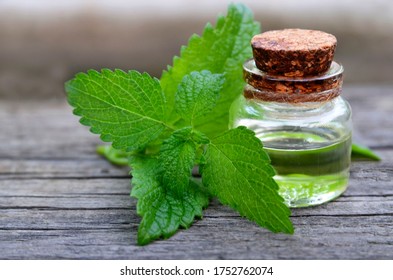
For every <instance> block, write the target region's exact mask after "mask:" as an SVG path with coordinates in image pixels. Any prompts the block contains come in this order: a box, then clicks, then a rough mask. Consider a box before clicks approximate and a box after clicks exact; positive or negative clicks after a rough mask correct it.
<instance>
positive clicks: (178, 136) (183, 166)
mask: <svg viewBox="0 0 393 280" xmlns="http://www.w3.org/2000/svg"><path fill="white" fill-rule="evenodd" d="M196 149H197V146H196V143H195V142H194V140H193V139H192V128H190V127H186V128H183V129H180V130H177V131H175V132H174V133H173V134H172V135H171V136H170V137H169V138H168V139H166V140H165V141H164V143H163V144H162V148H161V152H160V157H159V160H160V162H161V168H162V172H163V175H162V183H163V185H164V186H165V187H166V188H168V189H170V190H171V191H172V192H173V193H174V194H178V195H179V197H181V195H183V192H184V191H186V188H188V186H189V181H190V177H191V171H192V168H193V167H194V163H195V155H196Z"/></svg>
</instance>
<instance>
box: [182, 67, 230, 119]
mask: <svg viewBox="0 0 393 280" xmlns="http://www.w3.org/2000/svg"><path fill="white" fill-rule="evenodd" d="M223 83H224V77H223V75H221V74H212V73H211V72H210V71H207V70H203V71H201V72H196V71H194V72H191V73H190V74H189V75H185V76H184V77H183V79H182V81H181V83H180V84H179V87H178V89H177V92H176V96H175V101H176V103H175V108H176V110H177V112H178V113H179V115H180V116H181V117H182V118H183V119H184V120H186V121H188V123H189V124H191V125H192V124H193V123H194V121H195V120H196V119H199V118H201V117H203V116H204V115H206V114H207V113H210V111H211V110H212V109H213V108H214V107H215V106H216V102H217V100H218V98H219V92H220V90H221V89H222V86H223Z"/></svg>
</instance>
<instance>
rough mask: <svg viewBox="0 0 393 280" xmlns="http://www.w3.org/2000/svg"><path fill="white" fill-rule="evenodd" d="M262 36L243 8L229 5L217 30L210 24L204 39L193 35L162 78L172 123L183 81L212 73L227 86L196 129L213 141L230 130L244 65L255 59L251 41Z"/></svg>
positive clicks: (203, 36)
mask: <svg viewBox="0 0 393 280" xmlns="http://www.w3.org/2000/svg"><path fill="white" fill-rule="evenodd" d="M259 32H260V27H259V23H257V22H255V21H254V20H253V15H252V12H251V11H250V10H249V9H248V8H247V7H245V6H244V5H240V4H239V5H230V6H229V8H228V13H227V16H226V17H223V16H220V17H219V18H218V20H217V24H216V27H212V26H211V25H210V24H207V25H206V27H205V30H204V31H203V35H202V36H198V35H193V36H192V37H191V38H190V40H189V42H188V46H187V47H182V49H181V53H180V57H175V58H174V60H173V66H172V67H171V66H169V67H168V70H167V71H164V72H163V75H162V77H161V86H162V88H163V90H164V93H165V96H166V100H167V108H168V109H167V112H168V113H169V120H171V121H175V120H177V119H178V117H177V116H176V114H175V112H174V111H173V108H174V103H175V93H176V91H177V88H178V85H179V84H180V82H181V81H182V79H183V77H184V76H185V75H187V74H190V73H191V72H193V71H202V70H209V71H210V72H212V73H222V74H225V83H224V86H223V89H222V90H221V92H220V99H219V100H218V102H217V106H216V107H215V108H214V110H213V111H212V112H211V113H210V114H207V115H206V116H205V117H204V118H201V119H199V120H198V122H197V123H196V124H195V128H196V129H198V130H199V131H201V132H203V133H205V134H206V135H207V136H209V137H211V136H214V135H218V134H220V133H222V132H224V131H226V130H227V129H228V112H229V107H230V105H231V103H232V102H233V100H234V99H235V98H236V97H237V96H239V95H240V94H241V92H242V89H243V86H244V82H243V79H242V64H243V63H244V61H245V60H246V59H248V58H250V57H252V52H251V47H250V40H251V38H252V36H253V35H255V34H257V33H259Z"/></svg>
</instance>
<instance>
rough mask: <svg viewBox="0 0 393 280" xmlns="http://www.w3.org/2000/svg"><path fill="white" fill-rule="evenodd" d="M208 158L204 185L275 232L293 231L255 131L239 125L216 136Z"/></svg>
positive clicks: (287, 210) (236, 208) (202, 169)
mask: <svg viewBox="0 0 393 280" xmlns="http://www.w3.org/2000/svg"><path fill="white" fill-rule="evenodd" d="M205 161H206V162H205V164H204V165H202V166H201V173H202V181H203V184H204V185H205V186H206V187H207V188H208V189H209V191H210V192H212V193H213V194H214V195H216V196H217V197H218V198H219V200H220V201H221V202H222V203H223V204H227V205H230V206H231V207H232V208H234V209H235V210H237V211H238V212H239V213H240V214H241V215H242V216H246V217H247V218H248V219H250V220H252V221H255V222H256V223H257V224H258V225H260V226H262V227H266V228H268V229H270V230H271V231H273V232H285V233H293V226H292V224H291V222H290V220H289V215H290V211H289V209H288V207H287V206H286V205H285V204H284V200H283V199H282V198H281V197H280V196H279V194H278V185H277V183H276V182H275V181H274V180H273V178H272V177H273V176H274V175H275V172H274V169H273V168H272V166H271V165H270V159H269V157H268V155H267V153H266V152H265V151H264V150H263V148H262V143H261V141H260V140H259V139H258V138H256V137H255V134H254V132H252V131H251V130H248V129H246V128H245V127H238V128H235V129H231V130H229V131H227V132H225V133H224V134H222V135H220V136H218V137H216V138H215V139H213V140H211V143H210V145H209V147H208V148H207V151H206V155H205Z"/></svg>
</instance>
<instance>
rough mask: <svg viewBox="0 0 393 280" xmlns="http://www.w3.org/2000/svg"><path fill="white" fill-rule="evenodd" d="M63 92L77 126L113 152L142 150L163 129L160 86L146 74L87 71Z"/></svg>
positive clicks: (163, 107) (163, 100) (67, 84)
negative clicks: (88, 130) (85, 128)
mask: <svg viewBox="0 0 393 280" xmlns="http://www.w3.org/2000/svg"><path fill="white" fill-rule="evenodd" d="M65 88H66V92H67V93H68V102H69V103H70V104H71V106H73V107H75V109H74V114H75V115H78V116H81V117H82V118H81V119H80V122H81V123H82V124H84V125H87V126H91V131H92V132H93V133H97V134H101V139H102V140H103V141H106V142H113V147H114V148H116V149H120V150H126V151H132V150H136V149H139V148H143V147H145V146H146V145H147V144H148V143H150V142H151V141H153V140H155V139H157V138H158V137H159V135H160V134H161V133H162V132H163V131H164V130H165V128H166V124H165V122H164V116H165V114H164V109H165V97H164V95H163V93H162V91H161V87H160V83H159V81H158V80H157V79H155V78H152V77H151V76H149V75H148V74H146V73H144V74H140V73H138V72H136V71H130V72H128V73H125V72H123V71H121V70H115V71H114V72H112V71H110V70H108V69H104V70H102V71H101V73H99V72H97V71H94V70H90V71H88V73H87V74H84V73H80V74H78V75H76V77H75V78H74V79H72V80H70V81H69V82H67V83H66V86H65Z"/></svg>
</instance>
